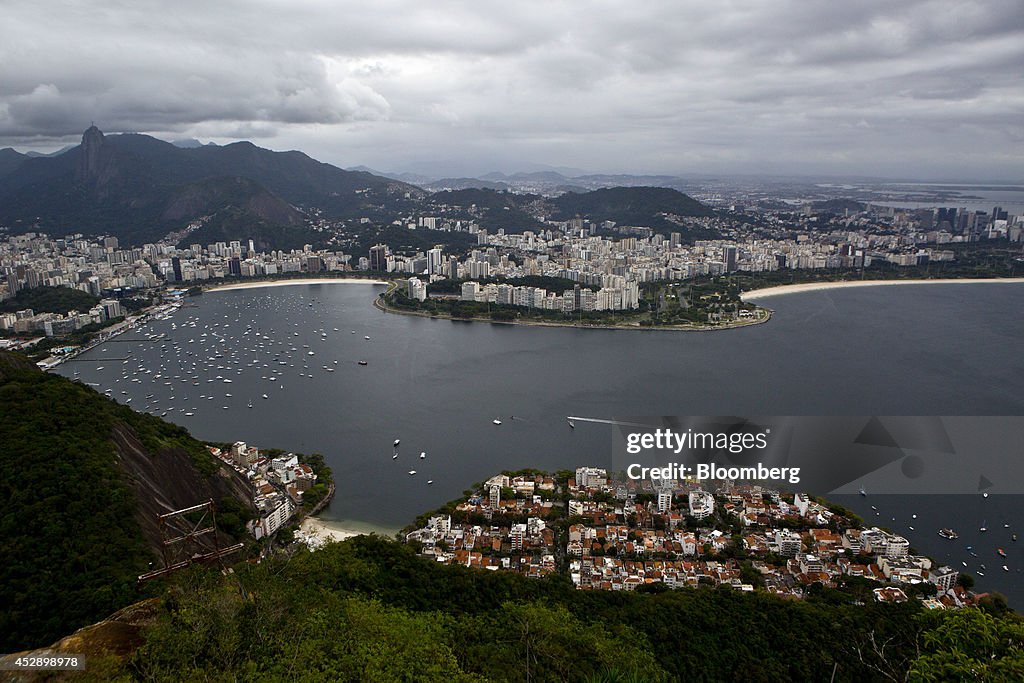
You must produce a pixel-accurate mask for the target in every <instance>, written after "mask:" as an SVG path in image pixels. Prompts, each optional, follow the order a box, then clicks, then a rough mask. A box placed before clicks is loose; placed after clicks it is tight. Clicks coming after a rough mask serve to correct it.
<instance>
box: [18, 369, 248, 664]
mask: <svg viewBox="0 0 1024 683" xmlns="http://www.w3.org/2000/svg"><path fill="white" fill-rule="evenodd" d="M0 444H3V448H2V449H0V457H2V459H3V463H2V464H3V466H2V467H0V496H2V499H3V500H4V501H5V505H4V508H3V510H2V511H0V539H3V553H4V561H3V562H0V603H2V604H3V605H4V609H3V610H0V651H2V652H13V651H15V650H20V649H25V648H28V647H32V646H38V645H41V644H45V643H48V642H51V641H52V640H54V639H56V638H58V637H59V636H61V635H64V634H66V633H68V632H70V631H72V630H73V629H75V628H78V627H80V626H83V625H85V624H88V623H91V622H93V621H96V620H97V619H99V618H102V617H104V616H106V615H107V614H110V613H111V612H112V611H114V610H116V609H119V608H121V607H124V606H125V605H128V604H130V603H132V602H133V601H135V600H138V599H139V598H140V597H143V596H144V590H142V589H140V588H139V587H137V585H136V577H137V576H138V575H139V574H141V573H143V572H145V571H146V570H147V569H148V568H149V566H150V562H152V561H155V560H156V559H157V553H156V551H157V548H159V547H160V543H161V540H162V539H161V535H160V530H159V527H158V525H157V522H156V517H157V515H158V514H161V513H163V512H167V511H169V510H173V509H180V508H184V507H188V506H191V505H194V504H197V503H200V502H203V501H206V500H208V499H210V498H212V499H214V501H217V502H218V504H219V507H220V511H221V513H222V514H219V515H218V523H219V528H220V529H221V530H222V531H224V530H228V529H230V530H231V531H232V534H226V533H225V534H222V535H221V538H220V539H219V542H220V543H221V544H222V545H227V544H230V543H233V542H235V541H234V539H235V538H241V537H242V535H243V533H244V525H243V524H244V520H243V519H242V517H244V516H246V513H245V512H244V511H245V510H247V509H248V506H249V502H248V492H247V490H246V488H247V487H246V485H245V484H244V483H242V482H240V480H239V479H238V478H237V477H236V476H235V475H233V474H231V473H228V472H227V471H226V470H225V469H223V468H221V466H220V464H219V463H218V462H217V461H215V460H214V459H213V457H212V456H210V454H209V453H208V452H206V450H205V448H204V447H203V445H202V444H200V443H199V442H198V441H196V440H195V439H193V438H192V437H191V436H189V434H188V432H187V431H186V430H185V429H183V428H181V427H178V426H177V425H173V424H170V423H168V422H164V421H163V420H161V419H159V418H157V417H153V416H150V415H146V414H141V413H136V412H134V411H132V410H131V409H129V408H128V407H126V406H123V405H120V404H118V403H116V402H115V401H113V400H111V399H109V398H107V397H105V396H103V395H101V394H99V393H97V392H96V391H94V390H92V389H91V388H89V387H87V386H84V385H82V384H79V383H77V382H72V381H71V380H69V379H66V378H64V377H61V376H59V375H55V374H48V373H43V372H41V371H39V370H38V369H36V367H35V366H34V365H33V364H32V363H30V362H29V361H27V360H25V359H24V358H23V357H22V356H19V355H16V354H12V353H9V352H5V351H0ZM204 538H205V539H208V540H207V541H206V542H207V543H208V544H209V543H210V542H211V541H212V539H211V538H210V537H209V536H206V537H204ZM210 547H212V545H211V546H210Z"/></svg>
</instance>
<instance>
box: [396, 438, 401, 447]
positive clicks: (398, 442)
mask: <svg viewBox="0 0 1024 683" xmlns="http://www.w3.org/2000/svg"><path fill="white" fill-rule="evenodd" d="M400 443H402V440H401V439H395V447H396V448H397V447H398V444H400Z"/></svg>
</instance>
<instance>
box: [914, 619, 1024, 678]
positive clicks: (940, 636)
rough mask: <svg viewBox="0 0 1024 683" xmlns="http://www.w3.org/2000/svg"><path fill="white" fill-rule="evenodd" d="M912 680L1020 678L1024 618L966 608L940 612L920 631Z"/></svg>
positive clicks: (1023, 666) (1022, 672) (1023, 668)
mask: <svg viewBox="0 0 1024 683" xmlns="http://www.w3.org/2000/svg"><path fill="white" fill-rule="evenodd" d="M924 646H925V649H924V653H923V654H922V655H921V656H920V657H918V658H917V659H915V660H914V661H913V662H912V664H911V667H910V675H909V679H910V680H912V681H955V680H960V681H963V680H985V681H1021V680H1024V622H1022V621H1021V620H1020V619H1019V618H1016V617H1012V618H1010V617H1004V618H998V617H995V616H992V615H991V614H987V613H986V612H983V611H981V610H979V609H973V608H966V609H961V610H956V611H954V612H951V613H948V614H945V615H943V618H942V619H941V621H940V622H939V624H938V626H936V627H935V628H933V629H931V630H930V631H928V632H926V633H925V634H924Z"/></svg>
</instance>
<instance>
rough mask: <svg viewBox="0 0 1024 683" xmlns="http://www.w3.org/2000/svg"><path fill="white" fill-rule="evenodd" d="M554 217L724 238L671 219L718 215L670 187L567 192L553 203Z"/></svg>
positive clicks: (689, 237)
mask: <svg viewBox="0 0 1024 683" xmlns="http://www.w3.org/2000/svg"><path fill="white" fill-rule="evenodd" d="M551 203H552V204H553V205H554V206H555V207H556V213H555V214H554V216H553V217H555V218H559V219H562V220H567V219H569V218H573V217H575V216H580V217H582V218H587V219H589V220H591V221H596V222H601V221H606V220H608V221H614V222H615V223H617V224H618V225H639V226H646V227H650V228H653V229H654V231H655V232H658V233H661V234H665V235H667V234H669V233H672V232H680V233H683V234H684V235H686V237H687V239H688V240H692V239H715V238H718V237H720V235H718V233H717V232H715V231H714V230H699V229H694V228H684V227H682V226H681V225H679V224H678V223H675V222H673V221H672V220H670V219H669V217H684V216H712V215H714V212H713V211H712V210H711V209H710V208H708V207H707V206H705V205H704V204H701V203H700V202H698V201H697V200H696V199H693V198H692V197H690V196H688V195H685V194H683V193H682V192H679V191H678V190H673V189H670V188H667V187H609V188H603V189H600V190H594V191H593V192H585V193H582V194H577V193H574V192H567V193H566V194H563V195H561V196H560V197H557V198H555V199H554V200H552V202H551Z"/></svg>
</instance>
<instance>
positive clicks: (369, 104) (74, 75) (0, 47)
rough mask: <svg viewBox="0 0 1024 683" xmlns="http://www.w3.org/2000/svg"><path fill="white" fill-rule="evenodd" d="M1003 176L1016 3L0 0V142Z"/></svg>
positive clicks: (1022, 168) (673, 169)
mask: <svg viewBox="0 0 1024 683" xmlns="http://www.w3.org/2000/svg"><path fill="white" fill-rule="evenodd" d="M91 121H95V122H96V125H97V126H99V127H100V128H101V129H102V130H103V131H104V132H107V133H115V132H124V131H135V132H146V133H150V134H152V135H155V136H157V137H161V138H164V139H179V138H193V137H194V138H198V139H200V140H203V141H204V142H205V141H210V140H212V141H215V142H218V143H224V142H231V141H235V140H239V139H249V140H252V141H253V142H255V143H256V144H258V145H261V146H264V147H269V148H272V149H279V150H283V149H300V150H302V151H304V152H307V153H308V154H310V155H311V156H313V157H315V158H318V159H321V160H323V161H328V162H330V163H334V164H337V165H340V166H354V165H358V164H365V165H367V166H371V167H373V168H376V169H380V170H396V171H401V170H419V171H426V172H428V173H429V172H430V171H431V170H434V171H436V172H437V173H439V174H451V173H465V174H469V173H484V172H486V171H488V170H503V171H508V170H514V169H517V168H523V169H530V168H533V167H535V166H536V165H537V164H547V165H551V166H567V167H576V168H582V169H586V170H589V171H596V172H628V173H643V172H651V173H703V172H709V171H710V172H716V173H721V172H736V173H747V172H758V173H763V172H768V173H784V174H792V173H809V174H820V173H828V174H840V175H841V174H867V175H884V176H904V177H922V178H924V177H927V178H938V177H949V178H952V177H956V178H964V177H977V178H988V179H991V178H1007V179H1013V180H1020V179H1022V178H1024V4H1022V0H986V1H981V2H964V1H963V0H932V1H921V2H917V1H914V0H879V1H875V0H864V1H860V0H800V1H792V0H771V1H765V0H714V1H708V0H700V1H697V2H682V1H680V0H674V1H670V2H653V1H643V2H631V3H627V2H600V1H595V2H557V1H555V0H545V1H543V2H529V1H523V0H519V1H517V2H501V3H499V2H487V1H481V0H471V1H468V2H437V1H435V2H424V1H422V0H419V1H416V2H393V1H389V0H363V1H362V2H359V3H354V2H340V1H337V0H319V1H318V0H234V1H231V0H200V1H193V0H176V1H175V2H152V1H146V0H123V1H120V2H117V1H114V0H88V1H86V0H82V1H79V2H73V1H65V2H58V1H46V2H40V1H39V0H34V1H27V0H2V1H0V147H4V146H13V147H15V148H16V149H19V150H21V151H25V150H27V149H41V150H44V149H54V148H57V147H60V146H62V145H64V144H67V143H69V142H77V141H78V140H79V138H80V137H81V133H82V131H83V130H84V129H85V128H86V127H88V125H89V123H90V122H91Z"/></svg>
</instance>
